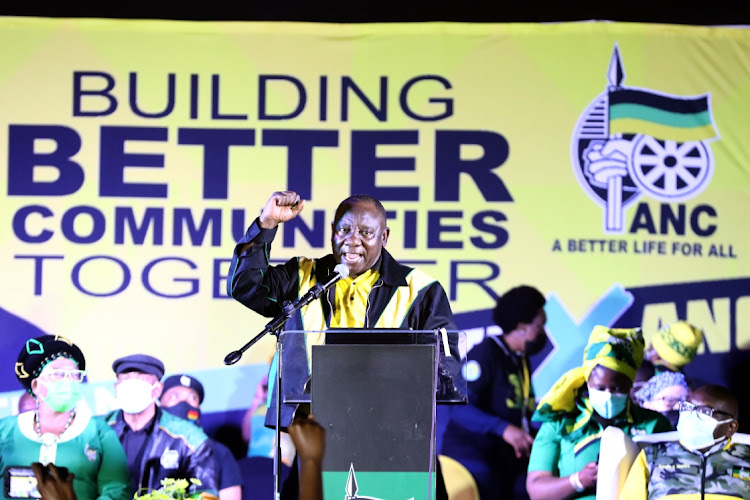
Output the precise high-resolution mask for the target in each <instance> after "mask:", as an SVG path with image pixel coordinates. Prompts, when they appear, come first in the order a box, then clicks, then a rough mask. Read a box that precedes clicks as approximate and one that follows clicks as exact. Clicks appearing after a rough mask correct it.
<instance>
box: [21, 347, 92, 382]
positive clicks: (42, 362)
mask: <svg viewBox="0 0 750 500" xmlns="http://www.w3.org/2000/svg"><path fill="white" fill-rule="evenodd" d="M60 357H64V358H70V359H72V360H73V361H75V363H76V364H77V365H78V369H79V370H85V369H86V359H85V358H84V357H83V353H82V352H81V350H80V349H79V348H78V346H76V345H75V344H74V343H73V342H71V341H70V340H68V339H66V338H65V337H63V336H62V335H42V336H41V337H36V338H33V339H29V340H27V341H26V343H25V344H24V346H23V348H22V349H21V352H20V353H18V360H17V361H16V378H18V381H19V382H21V385H23V387H24V389H26V390H27V391H29V392H31V381H32V380H34V379H35V378H37V377H38V376H39V374H40V373H41V371H42V370H43V369H44V367H45V366H47V363H49V362H50V361H53V360H55V359H57V358H60Z"/></svg>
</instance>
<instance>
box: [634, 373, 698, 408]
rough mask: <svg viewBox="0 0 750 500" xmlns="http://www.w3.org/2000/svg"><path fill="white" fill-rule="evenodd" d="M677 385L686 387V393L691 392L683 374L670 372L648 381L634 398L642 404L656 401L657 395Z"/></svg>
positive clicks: (659, 374) (657, 375) (655, 376)
mask: <svg viewBox="0 0 750 500" xmlns="http://www.w3.org/2000/svg"><path fill="white" fill-rule="evenodd" d="M675 385H679V386H681V387H684V388H685V390H686V391H690V388H689V387H688V384H687V381H686V380H685V375H683V374H682V373H679V372H670V371H666V372H661V373H658V374H656V375H654V376H653V377H651V378H650V379H648V381H647V382H646V383H645V384H644V385H643V387H641V388H640V389H638V391H637V392H636V393H635V394H634V396H635V398H636V399H637V400H638V401H640V402H641V403H645V402H646V401H651V400H652V399H654V397H656V395H657V394H659V393H660V392H661V391H663V390H664V389H666V388H667V387H672V386H675Z"/></svg>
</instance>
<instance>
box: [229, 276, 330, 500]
mask: <svg viewBox="0 0 750 500" xmlns="http://www.w3.org/2000/svg"><path fill="white" fill-rule="evenodd" d="M337 279H338V278H335V279H333V280H331V281H329V282H328V283H324V284H321V283H317V284H315V285H314V286H313V287H312V288H310V290H309V291H308V292H307V293H306V294H305V295H304V296H303V297H300V298H299V299H297V300H296V301H294V302H291V301H288V300H286V301H284V303H283V310H282V311H281V313H280V314H279V315H278V316H276V317H275V318H274V319H272V320H271V321H270V322H269V323H268V324H267V325H266V326H265V328H263V331H261V332H260V333H259V334H257V335H256V336H255V337H253V338H252V339H251V340H250V341H249V342H248V343H247V344H245V345H244V346H242V347H241V348H240V349H239V350H237V351H232V352H230V353H229V354H227V355H226V357H225V358H224V364H225V365H233V364H235V363H236V362H237V361H239V360H240V358H242V353H244V352H245V351H246V350H248V349H249V348H250V347H251V346H252V345H253V344H255V343H256V342H258V341H259V340H260V339H261V338H263V337H264V336H265V335H266V334H268V333H271V334H273V335H275V336H276V390H275V394H276V430H275V437H276V450H275V453H274V460H273V466H274V471H273V473H274V498H275V500H280V498H281V367H282V364H281V356H282V351H283V349H282V338H283V335H284V324H285V323H286V322H287V320H288V319H289V318H291V317H292V315H294V313H295V312H297V311H298V310H300V309H301V308H303V307H304V306H306V305H307V304H309V303H310V302H312V301H313V300H315V299H317V298H318V297H320V295H321V294H322V293H323V292H325V291H326V289H327V288H328V287H329V286H331V285H333V284H334V283H335V282H336V281H337Z"/></svg>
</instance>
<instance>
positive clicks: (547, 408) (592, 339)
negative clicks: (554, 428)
mask: <svg viewBox="0 0 750 500" xmlns="http://www.w3.org/2000/svg"><path fill="white" fill-rule="evenodd" d="M643 348H644V341H643V333H642V332H641V329H640V328H607V327H606V326H601V325H597V326H595V327H594V329H593V330H592V331H591V335H590V336H589V342H588V344H587V345H586V348H585V349H584V350H583V364H582V365H581V366H580V367H578V368H573V369H572V370H569V371H568V372H566V373H565V374H563V376H562V377H560V379H559V380H558V381H557V382H556V383H555V384H554V385H553V386H552V388H551V389H550V390H549V391H548V392H547V394H545V395H544V397H543V398H542V400H541V401H540V402H539V405H538V406H537V409H536V411H535V412H534V416H533V417H532V420H534V421H537V422H546V421H549V420H554V419H555V418H557V417H559V416H560V415H561V414H568V413H571V412H572V411H573V410H574V409H575V408H576V397H577V396H578V392H579V389H580V388H581V387H583V386H584V385H585V384H586V381H587V380H588V378H589V375H591V371H592V370H593V369H594V368H595V367H596V366H597V365H602V366H604V367H606V368H610V369H612V370H614V371H616V372H618V373H622V374H624V375H625V376H627V377H628V378H629V379H630V380H633V379H634V378H635V372H636V370H637V369H638V367H639V366H640V365H641V361H643ZM588 406H589V405H588V404H587V407H588ZM587 413H589V415H588V417H590V416H591V415H590V413H591V411H590V409H589V411H587ZM584 420H585V421H581V419H578V420H577V423H576V425H575V428H576V429H577V428H580V427H581V426H582V425H583V424H585V423H586V422H588V418H585V419H584Z"/></svg>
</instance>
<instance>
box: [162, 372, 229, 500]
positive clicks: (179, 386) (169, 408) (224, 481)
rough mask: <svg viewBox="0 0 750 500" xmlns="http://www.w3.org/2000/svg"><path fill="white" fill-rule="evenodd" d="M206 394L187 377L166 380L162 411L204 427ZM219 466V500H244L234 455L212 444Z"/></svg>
mask: <svg viewBox="0 0 750 500" xmlns="http://www.w3.org/2000/svg"><path fill="white" fill-rule="evenodd" d="M204 395H205V391H204V390H203V384H201V383H200V381H199V380H198V379H197V378H195V377H192V376H190V375H188V374H184V373H183V374H177V375H171V376H169V377H167V378H166V379H165V380H164V391H163V392H162V394H161V397H160V398H159V403H160V404H161V408H162V409H163V410H164V411H166V412H168V413H171V414H172V415H177V416H178V417H180V418H184V419H186V420H189V421H190V422H193V423H194V424H195V425H197V426H199V427H200V426H201V408H200V405H201V403H203V397H204ZM211 447H212V448H213V450H214V454H215V455H216V459H217V460H218V462H219V468H218V475H217V486H218V489H219V500H241V498H242V482H243V480H242V473H241V472H240V467H239V465H237V461H236V460H235V458H234V455H233V454H232V451H231V450H230V449H229V448H227V446H226V445H224V444H223V443H221V442H219V441H216V440H215V439H212V440H211Z"/></svg>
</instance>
